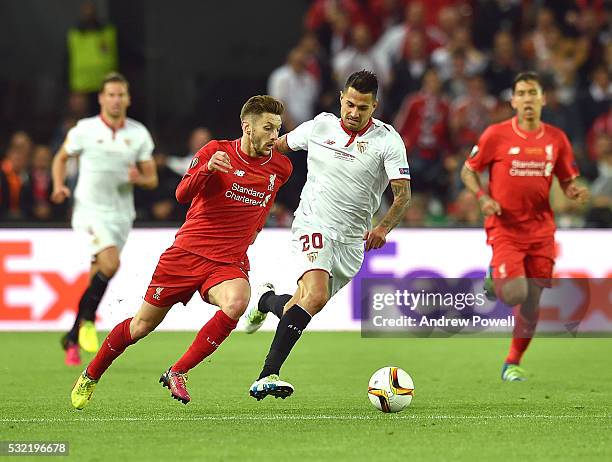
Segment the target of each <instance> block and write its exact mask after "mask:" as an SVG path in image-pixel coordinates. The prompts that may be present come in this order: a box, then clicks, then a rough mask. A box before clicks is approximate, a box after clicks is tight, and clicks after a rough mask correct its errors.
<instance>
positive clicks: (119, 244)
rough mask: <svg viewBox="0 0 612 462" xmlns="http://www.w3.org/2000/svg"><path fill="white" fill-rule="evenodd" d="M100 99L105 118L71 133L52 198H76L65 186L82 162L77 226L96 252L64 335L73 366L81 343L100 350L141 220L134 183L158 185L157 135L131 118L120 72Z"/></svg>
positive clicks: (56, 167)
mask: <svg viewBox="0 0 612 462" xmlns="http://www.w3.org/2000/svg"><path fill="white" fill-rule="evenodd" d="M98 101H99V103H100V115H98V116H96V117H89V118H86V119H82V120H80V121H79V122H78V123H77V125H76V126H75V127H74V128H72V129H71V130H70V131H69V132H68V135H67V136H66V141H65V142H64V144H63V146H62V147H61V149H60V150H59V151H58V153H57V154H56V155H55V158H54V159H53V167H52V171H53V192H52V194H51V200H52V201H53V202H55V203H56V204H60V203H62V202H64V200H66V198H68V197H70V189H68V187H67V186H65V185H64V180H65V178H66V162H67V160H68V158H69V157H72V156H78V158H79V179H78V181H77V185H76V189H75V191H74V211H73V213H72V227H73V228H74V229H75V230H76V231H79V232H83V233H87V234H88V235H89V251H90V253H91V269H90V281H89V287H87V289H86V290H85V292H84V293H83V295H82V297H81V300H80V302H79V311H78V314H77V316H76V319H75V321H74V325H73V326H72V329H70V331H69V332H68V333H67V334H66V335H64V336H63V337H62V346H63V348H64V350H65V351H66V357H65V363H66V364H67V365H69V366H76V365H79V364H81V358H80V353H79V345H80V346H81V348H83V350H85V351H89V352H95V351H98V336H97V333H96V328H95V324H94V323H95V319H96V310H97V309H98V305H99V304H100V300H101V299H102V296H103V295H104V292H105V291H106V287H107V286H108V283H109V282H110V280H111V278H112V277H113V276H114V275H115V273H116V272H117V270H118V269H119V254H120V253H121V249H122V248H123V246H124V245H125V242H126V240H127V237H128V234H129V232H130V230H131V229H132V223H133V222H134V217H135V216H136V213H135V211H134V193H133V191H134V185H136V186H139V187H141V188H145V189H153V188H155V187H156V186H157V181H158V180H157V170H156V168H155V163H154V162H153V160H152V157H151V153H152V152H153V140H152V139H151V135H150V134H149V131H148V130H147V129H146V128H145V126H144V125H142V124H141V123H139V122H136V121H135V120H132V119H130V118H127V116H126V113H127V108H128V107H129V105H130V93H129V85H128V82H127V80H126V79H125V77H123V76H122V75H121V74H118V73H116V72H113V73H111V74H109V75H108V76H106V78H105V79H104V82H103V83H102V89H101V90H100V93H99V95H98Z"/></svg>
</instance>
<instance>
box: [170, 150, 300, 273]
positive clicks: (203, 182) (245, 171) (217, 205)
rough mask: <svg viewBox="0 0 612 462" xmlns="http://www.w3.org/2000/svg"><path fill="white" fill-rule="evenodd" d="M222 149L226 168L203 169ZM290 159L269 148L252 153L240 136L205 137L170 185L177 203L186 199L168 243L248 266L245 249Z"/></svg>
mask: <svg viewBox="0 0 612 462" xmlns="http://www.w3.org/2000/svg"><path fill="white" fill-rule="evenodd" d="M217 151H223V152H226V153H227V154H228V156H229V158H230V163H231V164H232V169H231V171H229V172H228V173H222V172H218V171H217V172H212V173H211V172H209V171H208V161H209V160H210V158H211V157H212V155H213V154H214V153H215V152H217ZM291 171H292V165H291V161H290V160H289V159H288V158H287V157H285V156H283V155H282V154H280V153H278V152H276V151H273V152H272V154H271V155H270V156H264V157H258V158H253V157H249V156H248V155H247V154H245V153H244V152H243V151H242V149H241V148H240V139H237V140H234V141H211V142H210V143H208V144H207V145H206V146H204V147H203V148H202V149H200V150H199V151H198V152H197V154H196V155H195V156H194V158H193V160H192V162H191V166H190V167H189V170H187V173H186V174H185V176H184V177H183V179H182V180H181V182H180V183H179V185H178V187H177V188H176V198H177V200H178V201H179V202H181V203H186V202H189V201H191V206H190V207H189V210H188V212H187V218H186V220H185V223H184V224H183V226H181V228H180V229H179V230H178V232H177V233H176V239H175V241H174V245H175V246H176V247H180V248H181V249H184V250H187V251H189V252H192V253H195V254H197V255H201V256H203V257H205V258H208V259H210V260H214V261H218V262H223V263H240V264H242V265H244V266H246V268H247V269H248V260H247V257H246V251H247V248H248V247H249V245H251V244H252V243H253V241H254V239H255V236H256V234H257V232H258V231H260V230H261V228H262V227H263V225H264V223H265V220H266V217H267V216H268V213H269V212H270V208H271V207H272V204H273V203H274V199H275V198H276V193H277V192H278V189H279V188H280V187H281V186H282V185H283V184H284V183H285V182H286V181H287V180H288V179H289V176H291Z"/></svg>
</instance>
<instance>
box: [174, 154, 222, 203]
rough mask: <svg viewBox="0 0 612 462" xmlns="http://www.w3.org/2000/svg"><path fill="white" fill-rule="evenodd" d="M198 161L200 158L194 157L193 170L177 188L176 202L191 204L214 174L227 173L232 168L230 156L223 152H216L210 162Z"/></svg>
mask: <svg viewBox="0 0 612 462" xmlns="http://www.w3.org/2000/svg"><path fill="white" fill-rule="evenodd" d="M198 159H199V157H198V156H196V157H194V160H193V162H192V164H191V165H192V166H191V168H189V170H188V171H187V173H185V176H183V179H182V180H181V182H180V183H179V184H178V186H177V187H176V200H177V201H179V202H180V203H181V204H187V203H189V202H191V200H192V199H193V198H194V197H195V196H196V195H197V194H198V193H199V192H200V191H202V189H203V188H204V185H205V184H206V182H207V181H208V180H209V179H210V176H211V175H212V174H213V173H214V172H223V173H227V172H229V171H230V170H231V168H232V164H231V163H230V158H229V156H228V155H227V153H226V152H223V151H217V152H215V153H214V154H213V155H212V156H211V158H210V160H209V161H208V162H202V163H200V162H197V160H198Z"/></svg>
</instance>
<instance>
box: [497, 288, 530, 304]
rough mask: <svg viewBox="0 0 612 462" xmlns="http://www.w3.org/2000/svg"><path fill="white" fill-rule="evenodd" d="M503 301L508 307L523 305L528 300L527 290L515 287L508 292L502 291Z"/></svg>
mask: <svg viewBox="0 0 612 462" xmlns="http://www.w3.org/2000/svg"><path fill="white" fill-rule="evenodd" d="M502 300H503V301H504V303H505V304H506V305H510V306H514V305H521V304H523V303H525V301H526V300H527V289H526V288H525V289H523V288H522V287H514V288H511V289H508V290H504V289H502Z"/></svg>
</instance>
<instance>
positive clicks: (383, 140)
mask: <svg viewBox="0 0 612 462" xmlns="http://www.w3.org/2000/svg"><path fill="white" fill-rule="evenodd" d="M377 90H378V81H377V78H376V76H375V75H374V74H373V73H371V72H368V71H359V72H355V73H354V74H352V75H351V76H349V78H348V80H347V82H346V84H345V86H344V89H343V90H342V91H341V92H340V113H341V117H340V119H339V118H338V117H336V116H335V115H333V114H328V113H322V114H319V115H318V116H316V117H315V118H314V119H313V120H310V121H307V122H304V123H303V124H301V125H300V126H298V127H297V128H296V129H295V130H293V131H291V132H290V133H287V134H286V135H284V136H282V137H281V138H280V139H279V140H278V142H277V143H276V147H277V149H278V150H279V151H281V152H289V151H291V150H294V151H295V150H307V151H308V177H307V180H306V185H305V186H304V189H303V191H302V195H301V199H300V205H299V207H298V209H297V211H296V212H295V220H294V222H293V227H292V252H293V254H294V256H295V261H296V263H295V267H294V268H293V271H294V272H295V279H296V281H297V284H298V288H297V290H296V292H295V294H293V295H289V294H285V295H276V294H275V293H274V286H273V285H272V284H270V283H266V284H264V285H263V286H262V288H260V290H259V293H258V294H257V296H256V297H254V298H253V301H252V306H251V307H250V308H249V311H248V313H247V315H246V322H247V325H246V329H247V332H255V331H256V330H257V329H259V327H260V326H261V325H262V324H263V322H264V320H265V318H266V316H267V314H268V312H272V313H274V314H275V315H276V316H277V317H279V318H280V322H279V324H278V327H277V328H276V334H275V335H274V339H273V341H272V345H271V346H270V351H269V353H268V356H267V357H266V361H265V364H264V367H263V369H262V371H261V373H260V374H259V378H258V379H257V380H256V381H255V382H254V383H253V385H252V386H251V388H250V395H251V396H253V397H254V398H256V399H257V400H260V399H262V398H265V397H266V396H268V395H273V396H276V397H282V398H285V397H287V396H289V395H291V394H292V393H293V386H292V385H291V384H289V383H287V382H284V381H281V380H280V378H279V372H280V368H281V366H282V364H283V363H284V362H285V360H286V359H287V356H288V355H289V352H290V351H291V349H292V348H293V346H294V345H295V344H296V342H297V341H298V340H299V338H300V336H301V335H302V332H303V331H304V329H306V326H307V325H308V323H309V322H310V320H311V318H312V316H314V315H315V314H317V313H318V312H319V311H321V310H322V309H323V307H324V306H325V304H326V303H327V302H328V300H329V299H330V297H332V296H333V295H334V294H335V293H337V292H338V291H339V290H340V289H341V288H342V287H344V286H345V285H346V284H348V282H349V281H350V280H351V279H352V278H353V276H355V274H356V273H357V272H358V271H359V268H360V267H361V264H362V262H363V256H364V243H363V241H364V240H365V241H366V242H365V250H366V251H368V250H371V249H378V248H380V247H382V246H383V245H384V244H385V238H386V236H387V234H388V233H389V231H391V230H392V229H393V228H394V227H395V226H397V224H398V223H399V222H400V220H401V218H402V216H403V215H404V212H405V210H406V207H407V206H408V204H409V201H410V181H409V180H410V173H409V169H408V161H407V158H406V148H405V147H404V143H403V141H402V139H401V137H400V136H399V134H398V133H397V132H396V131H395V130H394V129H393V127H391V126H389V125H387V124H384V123H383V122H381V121H380V120H377V119H373V118H372V113H373V112H374V110H375V109H376V104H377V101H376V93H377ZM389 182H391V188H392V190H393V195H394V200H393V204H392V206H391V208H390V209H389V211H388V212H387V213H386V215H385V216H384V217H383V219H382V220H381V221H380V223H378V225H377V226H376V227H374V228H373V229H372V224H371V223H372V216H373V214H374V213H375V212H376V210H377V209H378V207H379V205H380V200H381V196H382V193H383V191H384V190H385V188H386V187H387V185H388V184H389Z"/></svg>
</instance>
